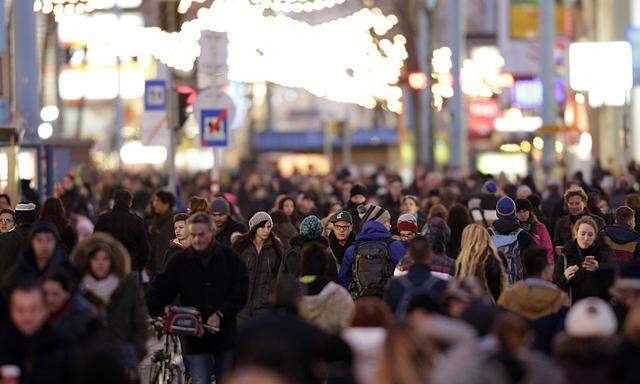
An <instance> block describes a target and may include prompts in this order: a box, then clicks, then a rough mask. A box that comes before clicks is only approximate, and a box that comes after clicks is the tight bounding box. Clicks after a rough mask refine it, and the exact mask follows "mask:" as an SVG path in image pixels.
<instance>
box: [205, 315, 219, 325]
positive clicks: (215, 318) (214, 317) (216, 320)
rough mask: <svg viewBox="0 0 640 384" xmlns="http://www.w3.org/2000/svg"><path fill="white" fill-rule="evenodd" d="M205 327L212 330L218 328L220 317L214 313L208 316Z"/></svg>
mask: <svg viewBox="0 0 640 384" xmlns="http://www.w3.org/2000/svg"><path fill="white" fill-rule="evenodd" d="M207 325H208V326H210V327H213V328H220V317H218V315H217V314H215V313H214V314H213V315H211V316H209V318H208V319H207Z"/></svg>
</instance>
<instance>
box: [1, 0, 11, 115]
mask: <svg viewBox="0 0 640 384" xmlns="http://www.w3.org/2000/svg"><path fill="white" fill-rule="evenodd" d="M4 7H5V0H0V60H2V68H0V70H3V71H8V70H9V62H8V60H7V59H8V57H9V55H8V52H7V42H8V39H9V33H8V32H9V31H8V30H7V25H6V20H5V11H4ZM0 76H4V73H0ZM5 80H6V79H4V78H3V79H2V80H1V81H2V92H3V93H4V95H0V125H9V121H10V120H9V98H8V97H4V96H9V95H8V94H7V93H8V92H9V89H10V87H9V84H5V83H4V81H5Z"/></svg>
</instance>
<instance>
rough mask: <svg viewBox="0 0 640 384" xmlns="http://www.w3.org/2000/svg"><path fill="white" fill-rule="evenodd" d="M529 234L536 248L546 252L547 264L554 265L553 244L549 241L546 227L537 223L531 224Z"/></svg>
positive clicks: (549, 237)
mask: <svg viewBox="0 0 640 384" xmlns="http://www.w3.org/2000/svg"><path fill="white" fill-rule="evenodd" d="M529 234H530V235H531V236H532V237H533V241H534V243H535V244H536V245H537V246H539V247H542V248H544V249H546V250H547V261H548V262H549V264H553V263H555V260H556V254H555V250H554V249H553V242H552V241H551V236H549V231H548V230H547V227H546V226H545V225H544V224H542V223H541V222H539V221H538V222H536V223H534V224H532V228H531V232H529Z"/></svg>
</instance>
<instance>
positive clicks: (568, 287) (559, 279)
mask: <svg viewBox="0 0 640 384" xmlns="http://www.w3.org/2000/svg"><path fill="white" fill-rule="evenodd" d="M586 256H595V259H596V261H597V262H598V264H599V267H598V269H597V270H595V271H593V272H589V271H587V270H585V269H584V268H583V267H582V262H583V261H584V258H585V257H586ZM565 258H566V263H565ZM572 265H577V266H578V267H579V268H580V269H579V270H578V271H577V272H576V274H575V275H574V276H573V278H572V279H571V280H569V281H567V279H566V278H565V277H564V270H565V269H566V268H568V267H570V266H572ZM613 268H614V261H613V257H612V256H611V249H610V248H609V247H608V246H607V245H606V244H604V242H603V241H602V240H601V239H596V241H595V242H594V243H593V245H592V246H591V247H589V249H586V250H579V248H578V242H577V241H576V240H572V241H570V242H569V243H568V244H567V245H566V246H565V247H564V249H563V252H562V255H559V256H558V260H556V264H555V268H554V271H553V282H554V283H555V284H556V285H557V286H558V287H559V288H561V289H563V290H564V291H565V292H567V293H568V294H569V297H570V298H571V301H572V302H573V303H575V302H576V301H578V300H580V299H584V298H585V297H589V296H598V297H601V296H602V295H603V294H604V293H606V290H607V288H608V286H607V283H606V281H603V279H602V278H601V277H600V276H599V275H600V274H599V272H600V271H605V270H613Z"/></svg>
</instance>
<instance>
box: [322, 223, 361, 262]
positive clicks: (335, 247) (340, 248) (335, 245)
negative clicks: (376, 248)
mask: <svg viewBox="0 0 640 384" xmlns="http://www.w3.org/2000/svg"><path fill="white" fill-rule="evenodd" d="M327 240H328V241H329V247H330V248H331V252H333V255H334V256H335V257H336V261H337V262H338V265H341V264H342V259H344V253H345V252H346V251H347V248H349V247H350V246H351V244H353V243H355V241H356V234H355V233H354V232H353V231H351V233H350V234H349V237H348V238H347V242H346V243H345V244H344V245H342V244H340V242H339V241H338V239H337V238H336V234H335V233H333V231H331V233H329V236H328V237H327Z"/></svg>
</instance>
